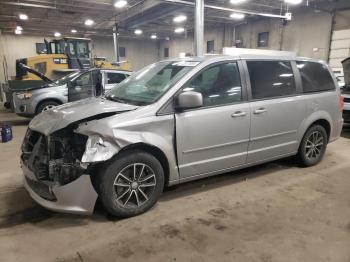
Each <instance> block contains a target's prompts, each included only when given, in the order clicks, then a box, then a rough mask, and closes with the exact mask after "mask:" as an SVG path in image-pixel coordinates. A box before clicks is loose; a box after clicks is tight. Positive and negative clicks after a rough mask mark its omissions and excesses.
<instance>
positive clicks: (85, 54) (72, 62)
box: [46, 37, 91, 70]
mask: <svg viewBox="0 0 350 262" xmlns="http://www.w3.org/2000/svg"><path fill="white" fill-rule="evenodd" d="M90 41H91V40H90V39H88V38H75V37H74V38H73V37H65V38H62V39H58V40H57V39H55V40H53V41H51V42H49V43H48V44H46V45H48V46H47V50H48V52H47V53H48V54H65V55H66V56H67V61H66V62H67V63H68V68H69V69H78V70H82V69H89V68H90V66H91V64H90V48H89V43H90Z"/></svg>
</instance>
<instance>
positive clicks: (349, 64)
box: [342, 57, 350, 123]
mask: <svg viewBox="0 0 350 262" xmlns="http://www.w3.org/2000/svg"><path fill="white" fill-rule="evenodd" d="M342 65H343V71H344V87H343V88H342V95H343V97H344V101H343V103H344V111H343V118H344V122H346V123H350V57H349V58H347V59H344V60H343V61H342Z"/></svg>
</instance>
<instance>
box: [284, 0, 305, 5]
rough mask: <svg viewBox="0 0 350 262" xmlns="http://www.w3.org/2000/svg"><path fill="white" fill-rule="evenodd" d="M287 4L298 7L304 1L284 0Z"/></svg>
mask: <svg viewBox="0 0 350 262" xmlns="http://www.w3.org/2000/svg"><path fill="white" fill-rule="evenodd" d="M284 2H286V3H287V4H292V5H298V4H301V3H302V2H303V0H284Z"/></svg>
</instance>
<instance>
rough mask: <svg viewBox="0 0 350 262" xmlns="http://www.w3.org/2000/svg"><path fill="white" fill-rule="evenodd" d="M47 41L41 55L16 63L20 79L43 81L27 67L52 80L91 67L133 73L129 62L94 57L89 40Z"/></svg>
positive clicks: (65, 39)
mask: <svg viewBox="0 0 350 262" xmlns="http://www.w3.org/2000/svg"><path fill="white" fill-rule="evenodd" d="M44 41H45V46H46V51H45V52H44V53H42V54H39V55H37V56H33V57H28V58H23V59H17V60H16V80H39V79H40V78H39V77H38V76H36V75H34V74H32V73H30V72H28V71H27V70H25V68H23V67H22V66H21V65H22V64H23V65H26V66H27V67H30V68H32V69H34V70H36V71H38V72H40V73H41V74H43V75H45V76H46V77H47V78H49V79H53V80H54V79H58V78H60V77H62V76H64V75H66V74H68V73H71V72H74V71H78V70H85V69H89V68H91V67H98V68H108V69H120V70H127V71H130V69H131V65H130V63H129V62H127V61H123V62H118V63H111V62H109V61H107V60H106V59H105V58H101V57H93V58H91V57H90V55H91V52H90V42H91V39H89V38H76V37H64V38H62V39H54V40H52V41H50V42H48V41H46V40H44Z"/></svg>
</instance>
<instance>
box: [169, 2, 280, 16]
mask: <svg viewBox="0 0 350 262" xmlns="http://www.w3.org/2000/svg"><path fill="white" fill-rule="evenodd" d="M163 1H165V2H168V3H173V4H181V5H187V6H192V7H195V3H193V2H188V1H183V0H163ZM204 7H205V8H208V9H213V10H218V11H227V12H231V13H235V12H236V13H242V14H248V15H257V16H264V17H272V18H282V19H286V18H287V17H286V16H285V15H276V14H269V13H262V12H261V13H259V12H253V11H249V10H242V9H235V8H227V7H222V6H215V5H207V4H204Z"/></svg>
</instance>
